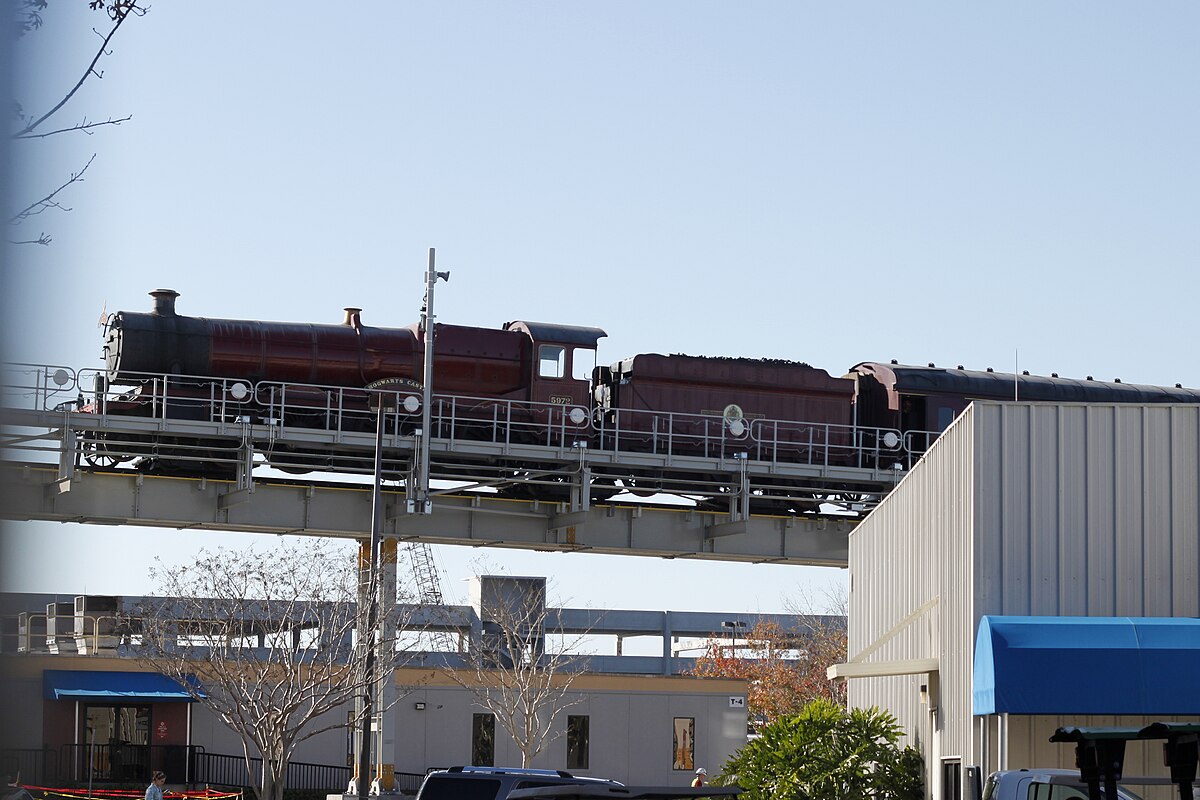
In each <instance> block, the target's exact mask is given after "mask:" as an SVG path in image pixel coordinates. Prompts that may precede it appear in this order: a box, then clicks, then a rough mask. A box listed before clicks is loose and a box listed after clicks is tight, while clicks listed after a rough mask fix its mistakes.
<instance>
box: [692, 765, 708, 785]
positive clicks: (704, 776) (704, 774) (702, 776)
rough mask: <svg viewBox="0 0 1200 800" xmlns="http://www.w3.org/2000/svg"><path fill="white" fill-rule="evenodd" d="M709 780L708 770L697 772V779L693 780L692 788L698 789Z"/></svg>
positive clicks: (703, 769) (702, 768)
mask: <svg viewBox="0 0 1200 800" xmlns="http://www.w3.org/2000/svg"><path fill="white" fill-rule="evenodd" d="M707 780H708V770H706V769H705V768H704V767H701V768H700V769H698V770H696V777H695V778H693V779H692V788H693V789H698V788H700V787H701V786H703V785H704V783H705V781H707Z"/></svg>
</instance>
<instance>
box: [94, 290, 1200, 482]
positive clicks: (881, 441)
mask: <svg viewBox="0 0 1200 800" xmlns="http://www.w3.org/2000/svg"><path fill="white" fill-rule="evenodd" d="M151 296H152V297H153V298H154V307H153V310H152V311H150V312H149V313H139V312H128V311H121V312H117V313H115V314H113V315H111V316H110V317H109V319H108V323H107V326H106V331H105V343H104V353H105V362H106V366H107V370H106V373H105V374H104V375H103V377H102V378H101V379H100V381H98V386H97V392H96V398H95V401H94V402H93V403H91V404H89V405H87V406H86V408H85V410H88V411H97V412H103V413H107V414H119V415H132V416H142V417H155V418H157V417H166V418H174V419H183V420H186V419H211V418H212V416H213V415H214V413H216V414H219V415H221V417H222V418H225V419H230V420H241V421H244V422H252V423H269V424H275V425H280V426H286V427H299V428H311V429H323V430H332V429H335V428H336V429H337V430H369V429H370V427H369V426H371V425H372V424H373V423H372V421H371V420H372V419H373V417H372V416H371V414H370V413H369V399H370V392H369V391H368V390H367V387H369V386H371V385H373V384H379V383H380V382H383V383H387V384H388V385H390V386H392V387H397V388H399V389H401V390H404V391H407V392H408V393H409V394H410V396H407V397H405V398H403V402H402V404H401V407H402V408H403V409H406V410H408V411H409V412H415V411H416V410H417V409H418V408H419V403H420V398H419V394H420V390H421V385H420V379H421V378H422V376H423V363H424V356H425V354H424V342H423V332H422V331H421V330H420V326H419V325H410V326H408V327H404V328H377V327H371V326H367V325H364V324H363V322H362V318H361V310H360V309H357V308H347V309H346V310H345V318H344V320H343V322H342V324H340V325H333V324H308V323H282V322H259V321H247V320H222V319H207V318H202V317H186V316H181V315H179V314H178V313H177V311H176V308H175V300H176V298H177V297H178V293H176V292H174V291H171V290H157V291H154V292H151ZM605 335H606V334H605V332H604V331H603V330H602V329H600V328H594V327H581V326H573V325H553V324H545V323H536V322H527V321H514V322H509V323H507V324H505V325H504V326H503V327H502V328H500V329H498V330H497V329H490V328H476V327H467V326H457V325H446V324H440V323H439V324H437V325H436V327H435V339H434V341H435V345H434V353H435V356H434V359H433V372H432V375H433V379H432V385H431V387H430V388H431V391H432V393H433V394H434V396H435V398H436V402H437V403H438V404H439V410H438V412H437V414H435V416H434V419H435V421H436V422H437V424H438V425H439V426H441V427H439V428H436V429H435V430H434V431H433V435H434V436H439V435H445V434H446V430H447V428H451V429H452V430H453V432H454V435H455V436H456V437H460V438H461V437H466V438H476V439H481V440H483V439H487V438H488V437H492V438H495V437H496V436H497V430H498V427H497V426H498V424H499V423H503V426H504V428H503V430H504V433H503V435H504V436H505V437H507V440H509V441H514V442H523V443H528V444H545V445H557V446H562V445H564V444H566V443H567V442H570V443H572V444H576V445H578V444H580V443H584V444H585V445H586V446H587V447H590V448H595V449H599V450H620V451H622V452H639V451H642V452H662V451H663V449H664V448H668V449H669V451H670V452H671V453H674V454H677V455H680V456H688V455H700V456H712V455H724V454H727V453H729V452H732V451H734V450H737V451H739V452H740V453H743V454H744V455H742V456H740V457H743V458H750V459H759V460H763V461H768V462H772V463H774V462H792V461H807V462H808V463H823V464H826V465H847V466H860V467H869V468H875V469H886V468H891V467H894V465H896V464H901V465H906V464H907V463H908V462H911V459H912V458H914V457H916V456H919V455H920V453H922V452H924V450H925V449H926V448H927V447H928V445H929V443H930V442H931V441H932V439H933V438H935V437H936V436H937V434H938V433H939V432H940V431H942V430H944V429H945V427H946V426H947V425H948V424H949V423H950V421H952V420H953V419H954V417H955V416H957V414H958V413H960V412H961V411H962V410H963V409H964V408H965V407H966V406H967V405H968V404H969V403H970V402H971V401H972V400H976V399H998V400H1005V399H1008V400H1011V399H1013V398H1014V397H1016V398H1017V399H1020V400H1036V401H1052V402H1104V403H1118V402H1137V403H1145V402H1155V403H1197V402H1200V391H1197V390H1194V389H1185V388H1182V387H1180V386H1178V385H1177V386H1176V387H1174V388H1163V387H1151V386H1134V385H1129V384H1122V383H1120V382H1119V381H1118V382H1114V383H1106V382H1099V381H1093V380H1092V379H1091V378H1090V377H1089V378H1088V379H1087V380H1086V381H1080V380H1071V379H1062V378H1059V377H1058V376H1057V375H1054V376H1051V377H1040V376H1030V375H1028V374H1023V375H1011V374H1000V373H994V372H992V371H991V370H987V371H986V372H981V371H972V370H964V369H963V368H962V367H961V366H959V367H958V368H956V369H944V368H937V367H935V366H934V365H932V364H930V365H928V366H926V367H917V366H903V365H898V364H896V363H895V362H893V363H891V364H882V363H877V362H863V363H860V364H857V365H855V366H854V367H852V368H851V369H850V371H849V373H848V374H847V375H845V376H843V377H833V376H831V375H829V373H827V372H826V371H824V370H821V369H818V368H815V367H812V366H809V365H808V364H804V363H800V362H792V361H780V360H761V359H748V358H706V357H694V356H685V355H669V356H664V355H658V354H640V355H635V356H633V357H631V358H627V359H624V360H622V361H619V362H617V363H615V364H612V365H611V366H597V364H596V349H597V343H598V342H599V340H600V339H601V338H603V337H604V336H605ZM118 387H119V388H118ZM416 424H418V423H417V418H416V417H415V415H414V416H413V418H412V419H410V420H408V421H407V422H405V421H404V420H401V422H399V423H397V426H398V427H397V430H396V431H395V432H398V433H402V432H404V430H403V429H404V427H405V426H408V427H410V428H411V427H412V426H414V425H416ZM93 444H94V446H93V449H92V452H93V456H94V459H95V462H96V463H100V464H103V465H108V464H111V463H113V462H114V461H119V460H122V459H124V458H126V457H129V456H136V455H137V451H136V448H134V449H127V450H125V451H122V452H121V453H120V454H117V455H114V450H113V448H111V447H106V446H104V443H103V442H102V441H97V442H95V443H93ZM170 444H171V443H170V442H166V443H164V440H163V438H162V437H158V438H157V439H156V440H155V445H154V449H153V450H152V451H150V450H148V451H146V452H144V453H142V454H141V457H140V459H139V460H140V462H141V463H142V464H143V465H145V466H150V467H162V466H163V465H164V464H170V465H173V468H174V469H176V470H180V471H185V472H187V471H195V472H201V471H202V469H201V467H202V466H203V465H205V464H209V463H211V459H206V458H203V457H199V458H191V459H187V458H180V457H179V452H173V453H172V452H170V447H169V445H170ZM174 444H176V445H178V446H179V447H184V446H185V443H184V442H179V441H177V442H174ZM186 446H187V447H193V448H197V452H200V453H203V452H204V447H205V444H204V443H199V444H197V443H195V442H192V443H187V444H186ZM814 459H815V460H814ZM270 460H271V462H272V463H273V464H274V465H276V466H279V467H280V468H283V469H289V470H293V471H304V470H310V469H325V468H329V467H330V465H331V462H330V460H329V457H328V455H327V454H324V453H321V452H318V451H316V450H313V449H305V448H303V447H299V448H298V447H296V446H294V445H289V446H280V447H279V448H278V449H277V450H274V451H272V455H271V459H270ZM189 464H190V466H189ZM639 477H640V478H641V479H642V482H643V484H644V487H649V488H650V489H651V490H653V489H657V488H659V484H657V483H656V482H654V481H653V480H652V479H651V477H652V476H649V475H648V474H642V475H640V476H639V475H638V474H637V473H632V474H630V475H628V476H627V479H626V480H625V485H627V486H629V487H636V486H637V483H638V479H639Z"/></svg>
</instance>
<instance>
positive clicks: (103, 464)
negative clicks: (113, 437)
mask: <svg viewBox="0 0 1200 800" xmlns="http://www.w3.org/2000/svg"><path fill="white" fill-rule="evenodd" d="M129 458H130V457H129V456H122V455H118V454H117V453H114V452H112V451H111V450H110V449H109V447H108V442H106V441H105V440H104V435H103V434H97V433H91V434H85V438H84V440H83V460H84V461H86V462H87V463H88V464H89V465H90V466H93V467H96V468H97V469H112V468H113V467H116V466H117V465H118V464H121V463H123V462H125V461H128V460H129Z"/></svg>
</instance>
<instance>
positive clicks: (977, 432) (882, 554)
mask: <svg viewBox="0 0 1200 800" xmlns="http://www.w3.org/2000/svg"><path fill="white" fill-rule="evenodd" d="M850 571H851V597H850V658H851V659H854V658H855V657H856V656H862V660H864V661H885V660H899V659H910V658H927V657H937V658H939V659H940V661H941V673H940V675H941V709H940V711H939V717H938V719H937V722H938V725H939V727H938V729H937V733H936V736H935V737H934V738H932V739H931V735H932V734H933V727H932V726H931V724H930V720H931V717H930V715H929V714H928V713H927V712H925V711H924V710H923V709H921V708H920V707H919V706H918V705H917V703H916V702H915V695H916V687H915V685H916V684H917V683H918V682H919V680H920V679H918V678H885V679H860V680H855V681H852V682H851V689H850V699H851V702H852V703H853V704H855V705H879V706H881V707H883V708H887V709H889V710H891V711H892V712H893V713H895V714H896V715H897V717H898V718H899V719H900V720H901V722H902V723H903V724H904V725H905V726H906V727H907V728H908V729H909V730H911V731H913V733H914V738H916V739H917V740H919V742H920V743H921V745H922V748H923V750H924V752H925V754H926V763H927V764H930V765H931V766H932V767H933V769H931V774H930V775H929V778H930V785H929V786H928V788H929V790H930V792H931V794H932V795H933V796H937V795H936V791H937V790H938V788H939V786H938V780H939V776H938V775H937V769H936V767H937V764H938V763H939V761H940V759H942V758H950V757H954V756H961V758H962V763H963V765H969V764H975V763H979V760H980V759H979V754H980V751H981V749H982V748H981V742H980V725H979V722H978V720H976V719H975V718H974V717H972V715H971V682H970V681H971V659H972V649H973V646H974V641H975V631H976V628H977V624H978V620H979V617H980V616H982V615H984V614H1031V615H1061V616H1068V615H1072V616H1073V615H1080V616H1178V617H1196V616H1200V407H1196V406H1125V405H1113V406H1098V405H1046V404H1021V403H979V404H976V405H974V406H972V407H971V408H970V409H968V410H967V412H966V413H964V415H963V416H962V417H960V418H959V419H958V420H957V421H956V422H955V423H954V424H953V425H952V426H951V427H950V428H949V429H948V430H947V431H946V433H945V434H944V435H943V436H942V437H941V438H940V439H939V440H938V442H937V443H936V444H935V446H934V447H933V448H932V449H931V450H930V452H929V453H928V454H927V456H926V457H925V459H924V460H923V461H922V462H921V464H919V465H918V466H917V467H916V468H915V469H914V470H913V472H912V473H911V474H910V475H908V476H907V477H906V478H905V479H904V481H902V482H901V484H900V486H899V487H898V488H897V489H896V491H895V492H894V493H893V494H892V495H891V496H890V497H889V498H888V499H887V500H886V501H885V502H884V503H882V504H881V505H880V507H879V508H878V509H877V510H876V511H875V512H874V513H873V514H872V515H871V516H870V517H869V518H868V519H867V520H865V521H864V522H863V523H862V525H860V526H859V528H858V529H857V530H856V531H855V532H854V534H853V535H852V536H851V540H850ZM930 603H933V605H932V606H930ZM922 609H925V610H924V611H922ZM1098 720H1099V721H1098ZM1051 723H1053V724H1052V726H1051V727H1050V730H1053V728H1054V727H1057V725H1059V724H1076V725H1098V724H1118V723H1116V722H1108V721H1105V720H1104V719H1101V718H1087V719H1081V718H1074V719H1071V720H1060V719H1058V718H1049V717H1046V718H1030V719H1024V720H1017V719H1010V720H1009V722H1008V737H1007V743H1008V759H1007V762H1008V763H1007V766H1009V767H1019V766H1034V765H1036V766H1053V765H1056V764H1060V763H1066V764H1068V765H1069V764H1070V763H1071V758H1072V751H1071V748H1070V747H1069V746H1062V745H1050V744H1048V743H1047V742H1045V738H1047V737H1048V734H1046V733H1045V731H1044V730H1043V729H1044V728H1045V727H1046V725H1048V724H1051ZM1119 724H1122V725H1131V724H1139V723H1138V721H1137V720H1133V719H1131V718H1128V717H1124V718H1120V720H1119ZM999 727H1000V726H999V723H998V721H997V720H995V719H993V720H990V721H989V724H988V726H987V729H988V734H987V748H986V749H987V752H988V754H989V755H988V756H987V757H986V759H985V764H984V766H985V769H996V768H998V767H999V766H1000V763H999V758H1000V745H999V735H998V732H999ZM1043 734H1045V735H1043ZM1049 748H1059V750H1055V751H1053V754H1052V751H1051V750H1050V749H1049ZM1059 751H1065V752H1059ZM1130 752H1131V755H1133V753H1134V752H1135V750H1134V749H1131V751H1130ZM1050 758H1053V759H1054V760H1053V761H1052V762H1047V761H1046V760H1045V759H1050ZM1035 759H1036V761H1035ZM1141 759H1142V756H1141V755H1136V756H1133V758H1131V762H1132V763H1131V769H1136V768H1137V766H1139V765H1138V764H1137V763H1136V762H1137V761H1140V760H1141ZM1144 766H1146V768H1147V769H1152V768H1153V763H1151V764H1148V765H1144ZM1155 771H1161V767H1160V768H1158V769H1157V770H1155Z"/></svg>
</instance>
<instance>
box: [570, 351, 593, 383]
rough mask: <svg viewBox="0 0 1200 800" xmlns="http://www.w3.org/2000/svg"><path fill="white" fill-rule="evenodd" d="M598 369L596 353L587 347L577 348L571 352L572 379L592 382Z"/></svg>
mask: <svg viewBox="0 0 1200 800" xmlns="http://www.w3.org/2000/svg"><path fill="white" fill-rule="evenodd" d="M594 369H596V351H595V350H592V349H590V348H587V347H576V348H575V349H574V350H572V351H571V377H572V378H574V379H575V380H577V381H590V380H591V379H592V371H593V370H594Z"/></svg>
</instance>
